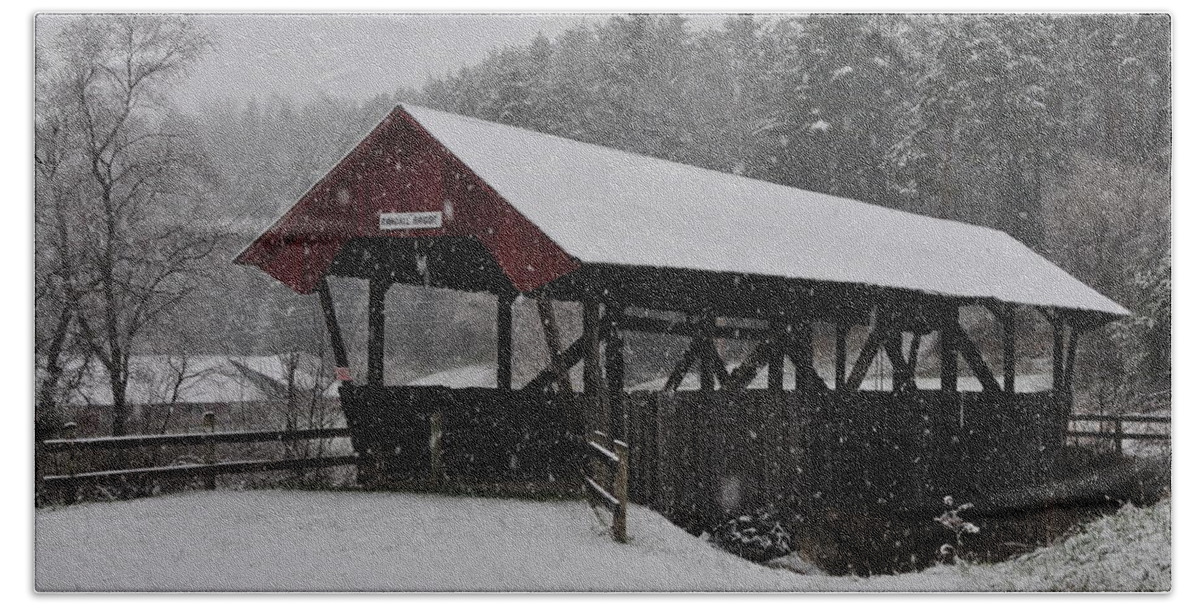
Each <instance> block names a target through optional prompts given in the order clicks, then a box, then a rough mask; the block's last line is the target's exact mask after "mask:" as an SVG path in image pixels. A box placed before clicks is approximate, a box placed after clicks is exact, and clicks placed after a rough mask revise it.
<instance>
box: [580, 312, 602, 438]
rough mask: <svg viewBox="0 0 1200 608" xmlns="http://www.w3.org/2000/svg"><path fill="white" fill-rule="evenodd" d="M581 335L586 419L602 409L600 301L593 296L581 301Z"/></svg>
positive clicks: (592, 417) (589, 418) (591, 417)
mask: <svg viewBox="0 0 1200 608" xmlns="http://www.w3.org/2000/svg"><path fill="white" fill-rule="evenodd" d="M583 335H584V339H585V340H586V342H585V345H586V346H585V348H586V350H584V353H583V396H584V402H585V403H586V404H587V413H588V418H587V419H588V420H595V418H594V416H597V415H598V414H601V413H602V412H603V411H604V402H603V399H602V398H601V395H602V394H603V392H604V388H603V386H602V383H603V377H602V374H601V371H600V303H599V302H597V301H596V299H595V298H592V297H590V296H589V297H587V298H585V299H584V301H583Z"/></svg>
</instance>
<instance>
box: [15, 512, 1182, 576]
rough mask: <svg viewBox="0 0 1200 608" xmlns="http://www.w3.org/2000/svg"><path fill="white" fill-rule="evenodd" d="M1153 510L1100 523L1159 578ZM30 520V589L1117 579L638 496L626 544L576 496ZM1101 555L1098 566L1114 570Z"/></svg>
mask: <svg viewBox="0 0 1200 608" xmlns="http://www.w3.org/2000/svg"><path fill="white" fill-rule="evenodd" d="M1155 509H1156V510H1155V511H1150V510H1133V512H1134V513H1135V514H1139V513H1144V512H1150V513H1152V514H1153V517H1152V518H1151V519H1150V520H1148V521H1146V522H1143V523H1141V524H1138V526H1135V527H1134V528H1133V529H1131V530H1126V529H1125V527H1124V526H1125V524H1127V523H1128V522H1125V523H1122V524H1120V525H1117V526H1116V527H1115V528H1113V529H1112V530H1109V531H1108V532H1106V533H1109V534H1123V533H1127V532H1136V531H1138V530H1141V532H1139V534H1142V536H1141V537H1140V538H1141V540H1139V541H1137V542H1136V543H1132V544H1129V543H1126V541H1124V540H1123V539H1121V538H1117V537H1113V538H1110V539H1109V542H1110V543H1111V544H1112V545H1113V546H1114V547H1118V548H1120V547H1121V546H1130V547H1133V548H1135V549H1136V550H1137V551H1138V552H1139V553H1138V555H1145V554H1146V552H1149V551H1157V553H1154V555H1157V556H1161V559H1164V560H1166V562H1165V563H1166V564H1167V566H1166V578H1165V579H1164V578H1162V577H1161V576H1160V575H1155V576H1156V578H1154V579H1153V580H1155V581H1159V582H1160V583H1161V584H1165V581H1168V580H1169V576H1170V569H1169V559H1170V549H1169V540H1168V539H1169V531H1165V530H1164V531H1155V530H1154V529H1153V528H1154V526H1157V525H1159V524H1162V523H1163V522H1169V509H1167V508H1166V507H1165V506H1161V507H1156V508H1155ZM1127 519H1129V518H1127ZM1132 519H1134V520H1139V519H1138V518H1137V517H1133V518H1132ZM1143 519H1144V518H1143ZM1139 521H1140V520H1139ZM36 523H37V536H36V565H35V575H36V581H37V588H38V589H39V590H42V591H67V590H81V591H82V590H87V591H96V590H145V591H166V590H208V591H259V590H261V591H282V590H312V591H350V590H360V591H401V590H408V591H418V590H420V591H442V590H447V591H449V590H463V591H466V590H470V591H514V590H537V591H600V590H605V591H623V590H630V591H639V590H640V591H952V590H964V591H973V590H1003V589H1040V588H1060V586H1059V585H1058V583H1057V582H1056V581H1058V582H1063V583H1064V584H1067V585H1068V587H1067V588H1073V587H1070V585H1073V584H1074V581H1081V580H1086V581H1089V584H1094V585H1106V584H1113V585H1114V587H1101V588H1126V587H1125V586H1119V585H1117V584H1116V583H1114V580H1113V579H1112V578H1104V579H1101V578H1095V577H1092V576H1091V575H1087V576H1086V577H1084V578H1079V577H1075V578H1069V577H1064V576H1063V575H1062V573H1061V572H1059V571H1058V570H1057V569H1056V568H1055V567H1054V563H1055V561H1056V560H1058V561H1061V562H1062V563H1063V566H1064V567H1071V568H1077V567H1086V566H1080V565H1079V563H1077V562H1079V560H1083V561H1084V562H1086V561H1087V553H1086V551H1085V550H1083V549H1084V548H1086V547H1088V546H1090V545H1071V544H1070V542H1069V543H1068V544H1067V545H1066V546H1065V547H1075V548H1069V549H1068V548H1064V549H1062V550H1063V551H1065V553H1061V554H1060V553H1057V552H1056V551H1059V549H1058V548H1052V549H1049V550H1046V551H1043V552H1039V553H1036V554H1034V555H1033V556H1031V557H1030V558H1028V560H1027V562H1025V563H1022V564H1018V563H1010V564H1001V565H997V566H976V567H970V568H959V567H939V568H934V569H932V570H929V571H926V572H924V573H916V574H906V575H898V576H876V577H873V578H870V579H855V578H845V577H832V576H824V575H808V576H806V575H800V574H796V573H793V572H790V571H786V570H773V569H769V568H765V567H762V566H758V565H755V564H752V563H750V562H747V561H744V560H742V559H739V558H737V557H734V556H732V555H729V554H726V553H723V552H721V551H719V550H717V549H715V548H713V547H712V546H710V545H708V544H706V543H705V542H703V541H701V540H699V539H697V538H695V537H692V536H689V535H688V534H686V533H685V532H683V531H682V530H680V529H679V528H676V527H675V526H673V525H671V524H670V523H669V522H667V521H666V520H665V519H663V518H662V517H661V516H660V515H658V514H656V513H654V512H652V511H649V510H647V509H643V508H640V507H635V508H634V509H633V510H632V513H631V514H630V531H631V534H632V535H633V539H632V542H631V543H630V544H629V545H618V544H616V543H614V542H613V541H611V540H609V539H608V538H607V537H606V536H605V532H604V530H603V528H602V527H601V526H600V525H599V524H598V522H597V520H596V518H595V517H594V516H593V514H592V513H591V512H590V511H589V509H588V508H587V506H586V505H584V504H583V503H581V502H534V501H521V500H500V499H482V498H461V497H449V496H433V495H415V494H393V493H360V492H299V491H283V490H279V491H252V492H232V491H218V492H197V493H187V494H176V495H170V496H160V497H155V498H148V499H141V500H133V501H127V502H116V503H93V504H83V505H76V506H72V507H66V508H60V509H54V510H50V509H45V510H39V511H38V512H37V515H36ZM1164 534H1165V535H1166V536H1163V535H1164ZM1159 544H1161V545H1162V547H1161V549H1154V547H1158V545H1159ZM1101 559H1102V560H1108V559H1109V558H1107V557H1103V558H1101ZM1156 559H1157V558H1156ZM1102 563H1103V564H1106V565H1102V566H1097V567H1098V568H1103V570H1102V571H1103V572H1104V573H1105V574H1104V576H1106V577H1107V576H1118V575H1117V574H1112V575H1110V574H1109V570H1110V569H1111V568H1110V566H1109V565H1107V563H1108V562H1107V561H1102ZM1154 563H1155V564H1157V563H1158V562H1157V561H1156V562H1154ZM1135 566H1137V564H1130V565H1129V567H1130V568H1134V567H1135ZM1114 567H1115V566H1114ZM1099 572H1100V571H1098V573H1099ZM1129 575H1130V576H1134V575H1138V572H1136V571H1130V572H1129Z"/></svg>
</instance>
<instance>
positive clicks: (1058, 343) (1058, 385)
mask: <svg viewBox="0 0 1200 608" xmlns="http://www.w3.org/2000/svg"><path fill="white" fill-rule="evenodd" d="M1050 327H1051V328H1052V329H1053V331H1054V346H1053V347H1052V348H1053V349H1054V351H1053V352H1052V353H1051V359H1052V365H1053V374H1052V376H1053V385H1054V392H1055V394H1058V393H1060V392H1061V391H1062V380H1063V378H1062V367H1063V324H1062V317H1061V316H1059V315H1053V316H1051V317H1050Z"/></svg>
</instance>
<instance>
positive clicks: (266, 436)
mask: <svg viewBox="0 0 1200 608" xmlns="http://www.w3.org/2000/svg"><path fill="white" fill-rule="evenodd" d="M205 426H207V427H208V428H210V429H211V428H212V420H211V418H210V417H208V416H207V415H206V416H205ZM66 430H67V432H68V434H70V433H71V431H72V430H73V429H72V427H70V426H68V427H67V429H66ZM349 436H350V429H348V428H329V429H302V430H294V431H222V432H207V433H183V434H175V435H127V436H122V437H86V438H79V439H76V438H73V437H68V438H64V439H48V440H45V441H43V442H42V443H41V448H42V450H43V451H45V452H46V453H48V454H54V453H64V452H65V453H67V454H68V455H69V456H68V458H67V463H66V469H67V471H66V473H65V474H56V475H45V476H43V477H42V482H43V483H44V484H45V486H46V487H47V488H52V489H55V490H57V491H58V492H59V493H60V495H61V496H62V498H63V500H64V502H66V503H68V504H70V503H73V502H74V501H75V496H76V493H77V489H78V488H79V486H80V485H81V484H83V483H87V482H99V481H105V480H112V479H119V478H122V477H134V476H136V477H149V478H172V477H202V478H204V480H205V487H206V488H208V489H214V488H215V487H216V477H217V476H218V475H228V474H235V473H259V472H264V471H278V470H294V471H303V470H307V469H317V468H325V467H335V466H344V465H352V464H356V463H357V462H358V457H357V456H356V455H354V454H349V455H337V456H312V457H304V458H284V459H279V460H234V461H229V462H216V458H215V454H216V445H217V444H226V443H265V442H275V441H280V442H285V441H303V440H312V439H331V438H335V437H349ZM196 445H203V446H205V447H206V449H205V462H203V463H186V464H172V465H166V466H156V467H140V468H130V469H113V470H100V471H79V470H76V469H77V467H79V466H80V464H79V463H80V461H81V458H80V456H81V454H83V453H85V452H94V451H99V450H117V449H131V448H146V447H162V446H172V447H177V446H196Z"/></svg>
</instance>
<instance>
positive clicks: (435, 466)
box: [429, 412, 445, 487]
mask: <svg viewBox="0 0 1200 608" xmlns="http://www.w3.org/2000/svg"><path fill="white" fill-rule="evenodd" d="M429 461H430V462H429V469H430V470H429V472H430V473H431V474H432V475H433V483H434V485H435V486H438V487H441V485H442V479H443V477H444V475H445V472H444V471H445V467H444V466H443V464H442V413H441V412H434V413H433V414H431V415H430V416H429Z"/></svg>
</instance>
